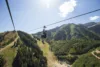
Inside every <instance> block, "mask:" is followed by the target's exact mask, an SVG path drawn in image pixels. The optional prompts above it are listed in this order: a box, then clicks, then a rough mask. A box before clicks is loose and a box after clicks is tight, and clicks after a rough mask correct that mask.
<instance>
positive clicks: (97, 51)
mask: <svg viewBox="0 0 100 67" xmlns="http://www.w3.org/2000/svg"><path fill="white" fill-rule="evenodd" d="M94 52H96V53H100V51H99V50H96V51H93V52H91V54H92V55H93V56H94V57H96V58H97V59H99V60H100V57H98V56H97V55H95V54H94Z"/></svg>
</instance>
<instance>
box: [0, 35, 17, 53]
mask: <svg viewBox="0 0 100 67" xmlns="http://www.w3.org/2000/svg"><path fill="white" fill-rule="evenodd" d="M17 39H18V37H17V38H16V39H15V40H14V41H13V42H12V43H10V44H9V45H7V46H5V47H4V48H1V49H0V52H2V51H3V50H5V49H7V48H9V47H12V46H13V45H14V42H16V41H17Z"/></svg>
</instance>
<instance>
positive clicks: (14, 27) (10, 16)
mask: <svg viewBox="0 0 100 67" xmlns="http://www.w3.org/2000/svg"><path fill="white" fill-rule="evenodd" d="M5 1H6V4H7V8H8V11H9V15H10V18H11V21H12V25H13V28H14V31H15V25H14V21H13V17H12V14H11V10H10V7H9V3H8V0H5Z"/></svg>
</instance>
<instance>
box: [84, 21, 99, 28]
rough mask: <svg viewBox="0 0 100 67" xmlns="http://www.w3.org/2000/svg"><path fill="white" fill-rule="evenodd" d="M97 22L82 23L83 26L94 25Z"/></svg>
mask: <svg viewBox="0 0 100 67" xmlns="http://www.w3.org/2000/svg"><path fill="white" fill-rule="evenodd" d="M96 24H97V23H96V22H89V23H85V24H83V25H84V26H85V27H91V26H94V25H96Z"/></svg>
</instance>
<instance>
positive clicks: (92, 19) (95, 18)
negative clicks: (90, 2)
mask: <svg viewBox="0 0 100 67" xmlns="http://www.w3.org/2000/svg"><path fill="white" fill-rule="evenodd" d="M99 18H100V16H93V17H90V20H91V21H94V20H97V19H99Z"/></svg>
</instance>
